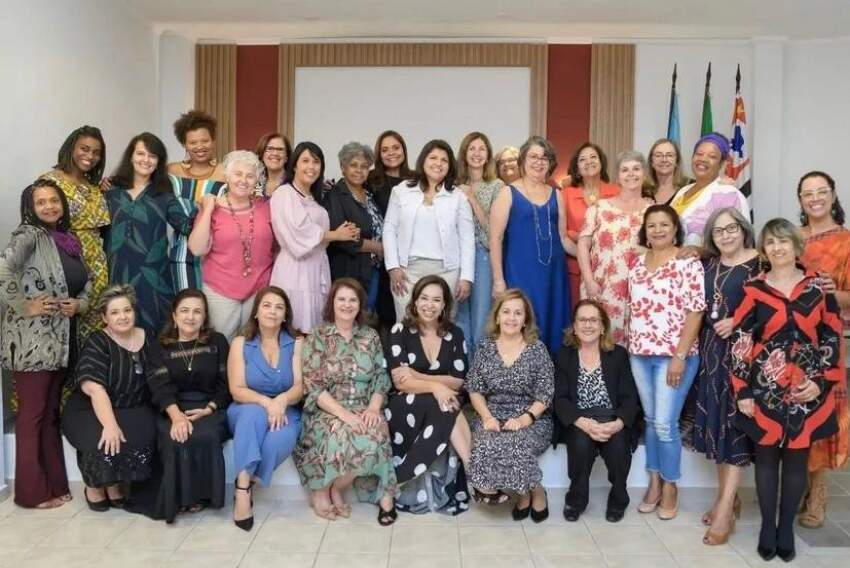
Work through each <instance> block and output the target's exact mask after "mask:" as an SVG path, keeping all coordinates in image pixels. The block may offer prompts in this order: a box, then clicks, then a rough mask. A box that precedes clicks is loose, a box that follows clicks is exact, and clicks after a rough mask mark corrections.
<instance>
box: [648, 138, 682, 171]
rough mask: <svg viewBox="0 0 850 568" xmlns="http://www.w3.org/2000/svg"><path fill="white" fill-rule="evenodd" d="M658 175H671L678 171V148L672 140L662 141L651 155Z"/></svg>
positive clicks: (653, 166)
mask: <svg viewBox="0 0 850 568" xmlns="http://www.w3.org/2000/svg"><path fill="white" fill-rule="evenodd" d="M649 160H650V164H652V168H653V169H654V170H655V174H656V176H669V175H672V174H673V172H674V171H676V166H677V165H678V164H677V162H676V148H674V147H673V145H672V144H671V143H670V142H662V143H661V144H659V145H658V146H656V147H655V150H653V151H652V154H650V156H649Z"/></svg>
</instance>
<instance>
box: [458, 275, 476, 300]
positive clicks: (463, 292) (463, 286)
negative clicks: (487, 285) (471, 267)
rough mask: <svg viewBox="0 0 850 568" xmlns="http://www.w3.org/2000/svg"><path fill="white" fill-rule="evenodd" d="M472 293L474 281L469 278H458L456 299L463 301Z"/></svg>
mask: <svg viewBox="0 0 850 568" xmlns="http://www.w3.org/2000/svg"><path fill="white" fill-rule="evenodd" d="M471 293H472V283H471V282H469V281H468V280H458V281H457V287H456V288H455V300H457V301H458V302H462V301H464V300H465V299H467V298H468V297H469V294H471Z"/></svg>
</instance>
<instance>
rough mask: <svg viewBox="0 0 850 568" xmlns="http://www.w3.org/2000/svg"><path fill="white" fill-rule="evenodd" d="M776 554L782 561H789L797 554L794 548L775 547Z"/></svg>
mask: <svg viewBox="0 0 850 568" xmlns="http://www.w3.org/2000/svg"><path fill="white" fill-rule="evenodd" d="M776 555H777V556H778V557H779V558H780V559H782V561H783V562H791V561H792V560H794V558H795V557H796V556H797V551H795V550H794V548H793V547H792V548H780V547H778V546H777V547H776Z"/></svg>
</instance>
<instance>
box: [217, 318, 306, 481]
mask: <svg viewBox="0 0 850 568" xmlns="http://www.w3.org/2000/svg"><path fill="white" fill-rule="evenodd" d="M294 352H295V340H294V339H293V338H292V337H290V336H289V335H288V334H287V333H286V332H282V333H281V334H280V356H279V357H278V363H277V367H272V366H270V365H269V364H268V362H267V361H266V358H265V357H263V350H262V349H261V347H260V337H259V336H257V337H255V338H254V339H250V340H246V341H245V345H244V347H243V348H242V355H243V356H244V358H245V382H246V383H247V385H248V388H250V389H252V390H255V391H257V392H258V393H260V394H263V395H266V396H268V397H275V396H277V395H279V394H280V393H282V392H284V391H286V390H288V389H289V388H291V387H292V383H293V381H294V376H293V374H292V356H293V353H294ZM286 418H287V421H288V422H287V424H286V426H284V427H283V428H281V429H280V430H276V431H274V432H270V431H269V419H268V415H267V414H266V410H265V409H264V408H263V407H262V406H260V405H259V404H254V403H247V404H246V403H239V402H234V403H233V404H231V405H230V407H229V408H228V409H227V422H228V424H229V425H230V431H231V432H232V433H233V465H234V470H235V471H236V472H237V473H238V472H240V471H242V470H246V471H248V473H250V474H251V475H252V476H254V477H256V478H257V479H259V480H260V482H261V483H262V484H263V485H268V484H269V482H270V481H271V479H272V475H273V474H274V470H275V468H277V466H279V465H280V464H282V463H283V462H284V460H286V458H288V457H289V455H290V454H291V453H292V450H293V449H295V443H296V442H297V441H298V436H299V434H300V433H301V409H300V408H295V407H292V406H289V407H287V409H286Z"/></svg>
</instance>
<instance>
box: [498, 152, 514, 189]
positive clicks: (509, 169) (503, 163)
mask: <svg viewBox="0 0 850 568" xmlns="http://www.w3.org/2000/svg"><path fill="white" fill-rule="evenodd" d="M497 167H498V171H499V179H500V180H502V181H503V182H505V183H512V182H514V181H516V180H517V179H519V163H518V161H517V157H516V156H515V155H513V154H505V155H503V156H502V158H501V159H499V163H498V164H497Z"/></svg>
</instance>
